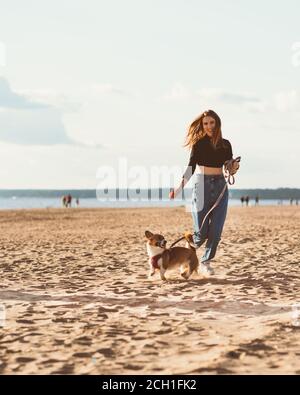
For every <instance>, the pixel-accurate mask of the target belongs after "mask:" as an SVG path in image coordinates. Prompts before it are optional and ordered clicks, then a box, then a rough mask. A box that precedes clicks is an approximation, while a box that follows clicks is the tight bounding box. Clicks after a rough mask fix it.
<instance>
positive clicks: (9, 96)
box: [0, 77, 48, 110]
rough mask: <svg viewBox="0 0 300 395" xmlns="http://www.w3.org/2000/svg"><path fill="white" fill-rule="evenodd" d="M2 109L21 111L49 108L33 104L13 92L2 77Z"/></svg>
mask: <svg viewBox="0 0 300 395" xmlns="http://www.w3.org/2000/svg"><path fill="white" fill-rule="evenodd" d="M0 107H1V108H20V109H31V110H33V109H40V108H47V107H48V106H47V105H45V104H43V103H36V102H32V101H31V100H29V99H28V98H26V97H25V96H22V95H19V94H17V93H15V92H13V91H12V90H11V88H10V86H9V83H8V81H6V79H5V78H3V77H0Z"/></svg>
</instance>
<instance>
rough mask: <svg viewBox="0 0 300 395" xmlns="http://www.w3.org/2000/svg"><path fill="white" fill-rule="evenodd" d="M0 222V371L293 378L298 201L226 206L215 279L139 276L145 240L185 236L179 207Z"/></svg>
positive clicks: (12, 217) (298, 349)
mask: <svg viewBox="0 0 300 395" xmlns="http://www.w3.org/2000/svg"><path fill="white" fill-rule="evenodd" d="M0 223H1V243H0V269H1V284H0V304H1V305H2V306H4V308H5V316H6V319H5V320H4V319H3V320H2V321H3V323H4V326H3V327H0V373H1V374H11V373H13V374H254V373H255V374H265V373H267V374H284V373H287V374H300V364H299V360H300V326H297V322H296V321H297V318H295V311H293V310H292V306H293V305H294V304H296V303H297V302H298V305H299V308H298V310H299V314H300V281H299V264H300V208H299V207H296V206H282V207H279V206H278V207H276V206H271V207H231V208H229V209H228V214H227V220H226V223H225V227H224V231H223V235H222V240H221V242H220V245H219V249H218V252H217V255H216V257H215V259H214V261H213V267H214V268H215V272H216V274H215V275H214V276H213V277H210V278H204V277H201V276H197V275H193V276H192V277H191V279H190V280H189V281H185V280H183V279H181V278H180V277H179V275H178V273H177V272H169V273H167V277H168V279H169V281H167V282H162V281H161V280H160V278H159V275H158V274H157V275H156V276H155V278H153V280H148V278H147V274H148V258H147V254H146V247H145V238H144V231H145V230H146V229H148V230H151V231H152V232H160V233H162V234H164V236H165V237H166V239H167V240H168V242H169V243H168V244H169V245H170V244H171V242H173V241H174V240H176V239H177V238H178V237H179V236H180V235H181V233H183V232H185V231H188V230H190V231H191V230H192V219H191V215H190V213H188V212H186V210H185V208H184V207H178V208H159V209H158V208H141V209H77V208H74V209H73V208H72V209H44V210H38V209H37V210H18V211H1V212H0ZM179 245H184V244H179ZM202 251H203V248H200V250H198V256H199V257H200V256H201V253H202ZM293 314H294V315H293ZM293 317H294V318H293ZM299 321H300V317H299V319H298V322H299Z"/></svg>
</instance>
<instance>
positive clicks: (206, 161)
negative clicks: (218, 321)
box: [169, 110, 232, 275]
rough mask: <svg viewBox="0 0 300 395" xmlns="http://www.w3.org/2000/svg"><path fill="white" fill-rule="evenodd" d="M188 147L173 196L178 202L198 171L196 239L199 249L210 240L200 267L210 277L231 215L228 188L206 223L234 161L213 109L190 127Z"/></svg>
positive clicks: (194, 202)
mask: <svg viewBox="0 0 300 395" xmlns="http://www.w3.org/2000/svg"><path fill="white" fill-rule="evenodd" d="M184 146H188V147H190V148H191V154H190V160H189V164H188V167H187V169H186V171H185V172H184V175H183V176H182V181H181V183H180V185H179V187H178V188H176V189H175V191H171V192H170V195H169V196H170V198H171V199H174V197H175V196H176V195H177V194H178V193H179V192H180V191H181V190H182V189H183V188H184V186H185V184H186V183H187V182H188V181H189V179H190V178H191V176H192V175H193V173H194V172H195V170H196V172H195V175H196V179H195V184H194V187H193V193H192V217H193V224H194V234H193V239H194V244H195V245H196V247H197V248H199V247H200V246H201V245H202V244H203V243H204V242H205V241H206V244H205V250H204V254H203V256H202V258H201V265H200V268H201V271H202V273H204V274H208V275H210V274H213V273H214V271H213V268H212V267H211V266H210V261H211V260H212V259H213V258H214V256H215V254H216V250H217V246H218V244H219V241H220V240H221V234H222V230H223V225H224V222H225V218H226V214H227V206H228V188H227V185H226V189H225V193H224V194H223V196H222V198H221V200H220V202H219V203H218V205H217V206H216V207H215V208H214V209H213V210H212V211H211V212H210V214H209V215H208V217H207V218H206V220H205V222H204V223H203V225H202V222H203V220H204V217H205V215H206V214H207V212H208V211H209V210H210V208H211V207H212V206H213V205H214V203H215V202H216V200H217V199H218V197H219V195H220V194H221V192H222V190H223V188H224V186H225V184H226V180H225V177H224V174H223V165H224V163H225V162H226V161H227V160H229V159H232V148H231V144H230V142H229V141H228V140H225V139H223V138H222V132H221V119H220V117H219V116H218V115H217V114H216V113H215V112H214V111H212V110H208V111H205V112H204V113H203V114H201V115H200V116H199V117H198V118H197V119H195V121H194V122H193V123H192V124H191V125H190V127H189V129H188V133H187V136H186V143H185V145H184ZM201 225H202V226H201Z"/></svg>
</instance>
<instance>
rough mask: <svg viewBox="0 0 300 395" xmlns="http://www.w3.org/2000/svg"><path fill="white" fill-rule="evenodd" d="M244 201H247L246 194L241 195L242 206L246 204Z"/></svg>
mask: <svg viewBox="0 0 300 395" xmlns="http://www.w3.org/2000/svg"><path fill="white" fill-rule="evenodd" d="M244 201H245V198H244V196H241V203H242V206H243V205H244Z"/></svg>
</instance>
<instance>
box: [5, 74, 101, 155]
mask: <svg viewBox="0 0 300 395" xmlns="http://www.w3.org/2000/svg"><path fill="white" fill-rule="evenodd" d="M30 96H31V97H32V96H34V97H35V100H32V99H31V98H30ZM37 97H38V94H37V93H36V92H35V93H34V92H31V95H30V94H28V95H27V96H26V95H24V94H20V93H16V92H14V91H13V90H12V89H11V88H10V85H9V83H8V81H7V80H6V79H5V78H3V77H0V141H4V142H8V143H13V144H20V145H54V144H68V145H77V146H83V147H93V148H100V147H103V146H102V145H100V144H96V143H94V142H93V141H86V142H85V141H83V142H81V141H76V140H73V139H72V138H71V137H69V135H68V134H67V132H66V128H65V125H64V122H63V112H64V109H66V108H68V109H69V111H70V110H71V108H70V106H69V103H70V102H69V101H68V99H67V97H66V96H63V95H55V92H51V93H49V92H46V93H45V91H44V92H42V94H41V93H40V97H42V99H41V100H40V101H39V100H37ZM58 98H59V100H58ZM42 100H43V101H44V102H42ZM51 101H52V104H54V103H55V102H56V105H52V104H50V103H49V102H51ZM59 104H64V105H63V106H62V107H63V109H61V108H59ZM73 110H74V108H73Z"/></svg>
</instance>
